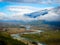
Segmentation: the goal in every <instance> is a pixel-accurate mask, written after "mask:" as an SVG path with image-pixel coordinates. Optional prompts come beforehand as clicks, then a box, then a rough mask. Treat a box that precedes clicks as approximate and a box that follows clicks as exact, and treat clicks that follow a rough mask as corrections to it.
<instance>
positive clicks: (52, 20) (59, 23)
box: [0, 7, 60, 28]
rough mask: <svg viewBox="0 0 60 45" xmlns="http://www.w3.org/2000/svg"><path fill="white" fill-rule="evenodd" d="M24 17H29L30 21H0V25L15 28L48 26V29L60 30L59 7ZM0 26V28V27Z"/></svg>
mask: <svg viewBox="0 0 60 45" xmlns="http://www.w3.org/2000/svg"><path fill="white" fill-rule="evenodd" d="M24 16H25V17H29V18H30V19H32V18H33V19H35V18H37V17H39V18H37V20H31V21H24V20H0V24H1V25H3V26H6V25H7V26H10V27H11V26H12V25H13V26H16V27H19V26H20V25H28V24H29V25H33V26H42V27H45V26H46V25H49V26H50V28H60V7H56V8H52V9H50V10H47V9H45V10H40V11H36V12H32V13H29V14H24ZM1 25H0V26H1Z"/></svg>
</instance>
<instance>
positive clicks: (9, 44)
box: [0, 32, 26, 45]
mask: <svg viewBox="0 0 60 45" xmlns="http://www.w3.org/2000/svg"><path fill="white" fill-rule="evenodd" d="M0 45H26V44H24V43H23V42H21V41H18V40H15V39H12V37H11V36H10V35H9V34H8V33H7V32H0Z"/></svg>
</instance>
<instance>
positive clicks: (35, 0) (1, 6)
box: [0, 0, 60, 21]
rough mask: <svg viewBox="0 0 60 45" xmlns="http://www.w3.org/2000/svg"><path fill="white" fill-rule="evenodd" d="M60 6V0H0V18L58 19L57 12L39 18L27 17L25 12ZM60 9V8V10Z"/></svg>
mask: <svg viewBox="0 0 60 45" xmlns="http://www.w3.org/2000/svg"><path fill="white" fill-rule="evenodd" d="M58 6H60V0H0V20H24V21H26V20H35V19H40V20H41V19H43V20H44V19H45V20H48V21H51V20H52V21H57V20H58V19H59V17H60V15H59V16H57V13H54V12H53V13H54V14H53V13H52V12H49V14H51V15H49V14H47V15H45V16H39V17H37V18H29V17H25V16H24V14H30V13H33V12H36V11H39V10H45V9H48V10H50V9H52V8H55V7H58ZM59 11H60V10H59Z"/></svg>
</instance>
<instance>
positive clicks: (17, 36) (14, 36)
mask: <svg viewBox="0 0 60 45" xmlns="http://www.w3.org/2000/svg"><path fill="white" fill-rule="evenodd" d="M38 32H39V33H40V32H43V31H42V30H37V31H36V32H30V33H29V32H26V33H27V34H35V33H38ZM11 37H12V38H13V39H17V40H28V41H33V40H30V39H28V38H23V37H21V36H20V34H11ZM35 42H36V41H35ZM37 44H38V45H45V44H43V43H39V42H37Z"/></svg>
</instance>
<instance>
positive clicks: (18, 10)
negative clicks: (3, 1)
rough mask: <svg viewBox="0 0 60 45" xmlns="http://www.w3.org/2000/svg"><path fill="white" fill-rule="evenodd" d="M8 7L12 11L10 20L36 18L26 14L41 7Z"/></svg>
mask: <svg viewBox="0 0 60 45" xmlns="http://www.w3.org/2000/svg"><path fill="white" fill-rule="evenodd" d="M6 9H7V10H8V11H9V12H11V15H10V16H9V18H8V20H23V21H27V20H29V21H30V20H34V18H29V17H25V16H24V14H29V13H32V12H35V11H37V10H39V8H35V7H31V6H7V7H6Z"/></svg>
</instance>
